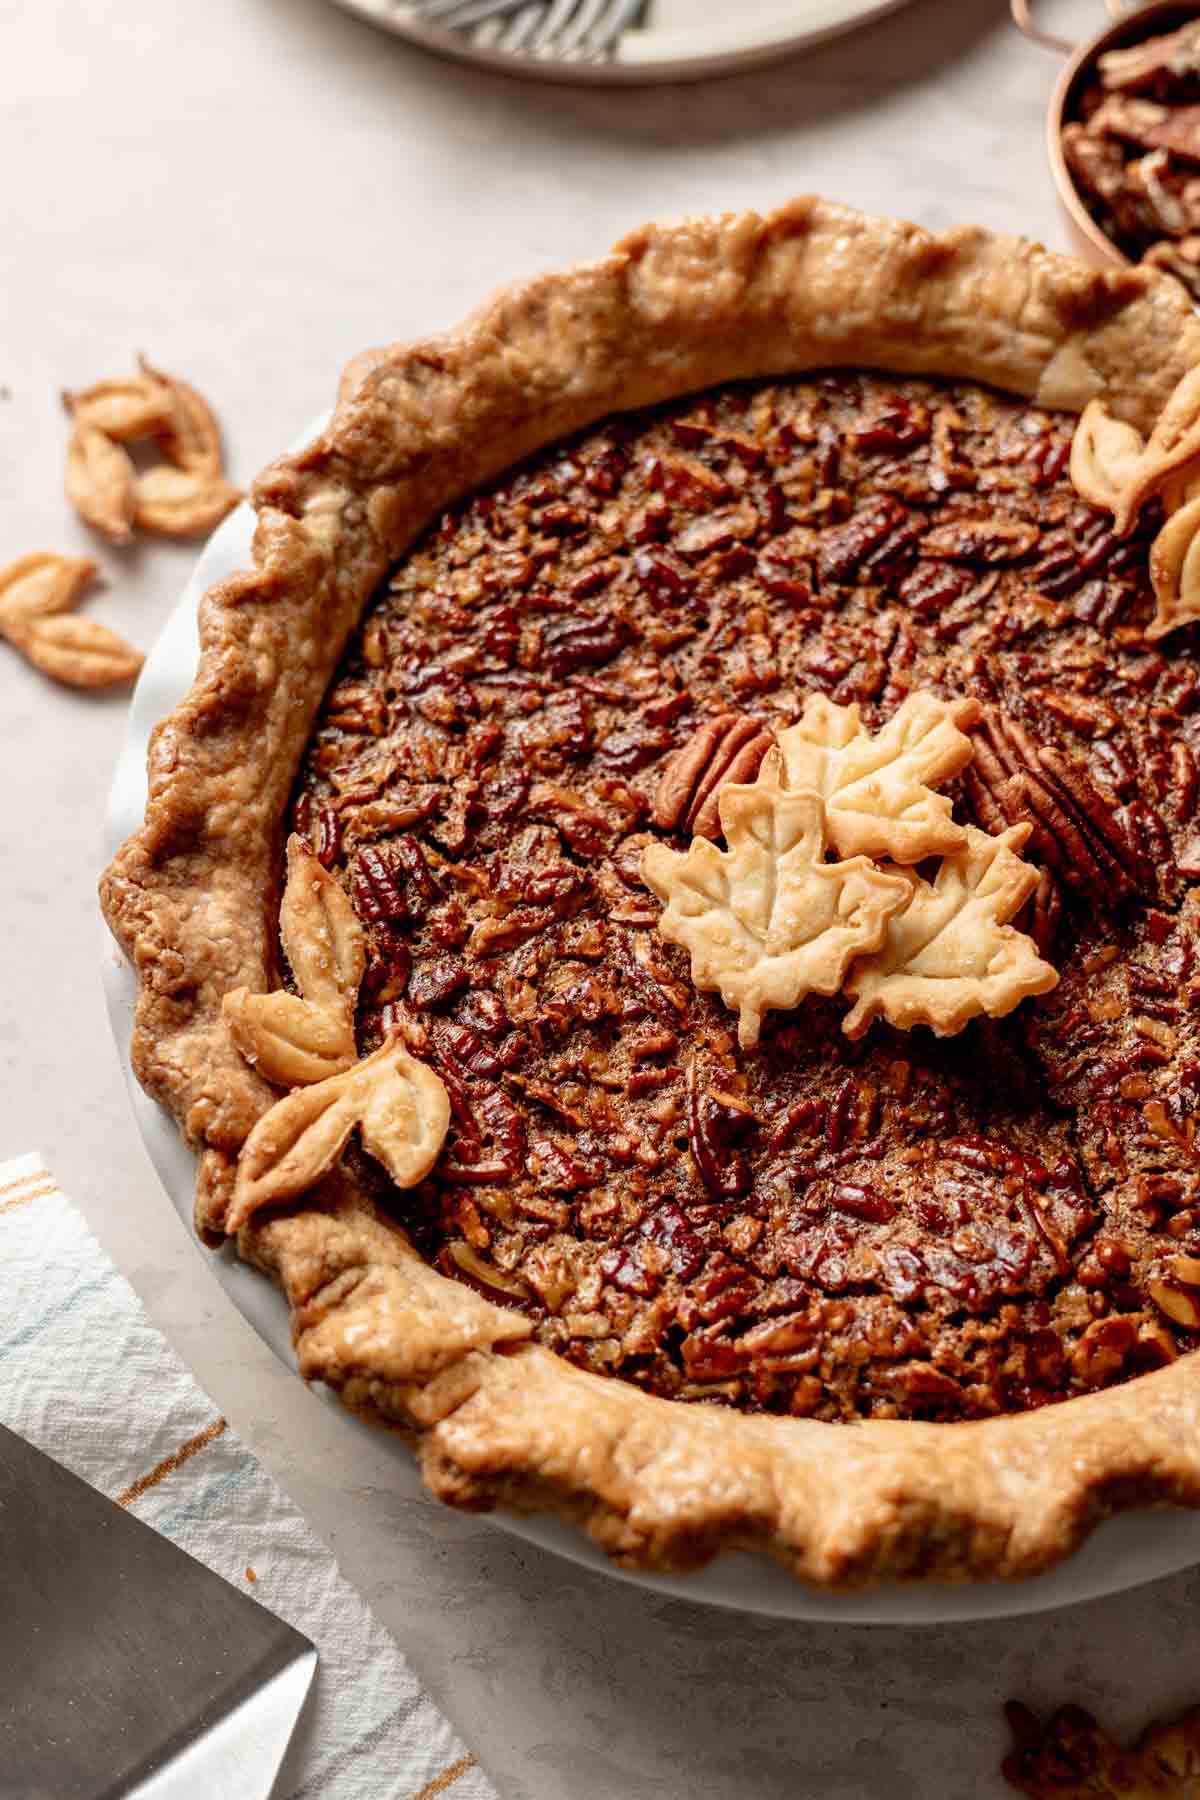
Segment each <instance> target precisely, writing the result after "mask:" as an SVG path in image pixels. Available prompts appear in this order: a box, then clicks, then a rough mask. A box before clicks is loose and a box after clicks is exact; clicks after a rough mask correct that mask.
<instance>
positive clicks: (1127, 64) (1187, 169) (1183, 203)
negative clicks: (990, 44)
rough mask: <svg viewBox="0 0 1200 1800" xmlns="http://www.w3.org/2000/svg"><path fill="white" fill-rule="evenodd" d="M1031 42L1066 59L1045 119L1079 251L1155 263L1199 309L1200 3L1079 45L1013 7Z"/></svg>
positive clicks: (1122, 25) (1159, 3) (1166, 1)
mask: <svg viewBox="0 0 1200 1800" xmlns="http://www.w3.org/2000/svg"><path fill="white" fill-rule="evenodd" d="M1011 7H1012V14H1013V18H1014V20H1015V22H1016V23H1017V25H1018V26H1019V27H1020V29H1021V30H1022V31H1023V32H1024V33H1025V35H1026V36H1027V37H1029V38H1032V39H1033V40H1034V41H1035V42H1037V43H1040V44H1044V45H1046V46H1047V47H1048V48H1050V49H1055V50H1062V51H1064V52H1066V53H1067V54H1068V61H1067V64H1066V67H1065V68H1064V69H1063V71H1062V74H1061V75H1060V76H1059V78H1058V81H1057V83H1056V85H1055V89H1054V94H1053V97H1052V99H1051V102H1050V111H1049V117H1048V120H1047V137H1048V148H1049V152H1050V166H1051V169H1052V170H1053V173H1054V179H1055V183H1056V185H1057V187H1058V193H1059V198H1060V200H1061V201H1062V205H1063V209H1064V211H1065V213H1066V215H1067V219H1068V223H1069V225H1070V227H1071V232H1072V236H1073V238H1074V240H1075V244H1076V247H1077V248H1078V249H1079V250H1080V251H1081V252H1082V253H1083V254H1084V255H1085V256H1088V257H1089V258H1090V259H1091V260H1093V261H1100V262H1105V263H1114V262H1115V263H1123V264H1129V263H1137V262H1142V263H1147V264H1149V265H1150V266H1151V267H1155V268H1159V269H1165V270H1167V271H1168V272H1169V273H1170V274H1172V275H1174V276H1175V277H1176V278H1177V279H1178V280H1179V281H1181V282H1182V283H1183V284H1184V286H1185V287H1186V288H1187V289H1188V291H1189V293H1191V294H1192V296H1193V297H1194V298H1195V299H1196V300H1197V302H1200V4H1197V3H1196V0H1192V3H1191V4H1187V3H1184V0H1153V3H1152V4H1150V5H1148V6H1141V7H1138V8H1136V9H1135V10H1134V11H1132V12H1130V11H1129V10H1128V8H1127V7H1125V6H1123V5H1122V3H1121V0H1108V10H1109V12H1110V14H1112V15H1113V17H1114V19H1115V23H1113V24H1111V25H1110V26H1109V28H1108V29H1107V30H1106V31H1104V32H1103V33H1102V34H1101V35H1100V36H1099V37H1098V38H1094V39H1092V40H1091V41H1090V42H1088V43H1085V44H1083V45H1081V46H1079V47H1078V48H1073V47H1072V46H1071V45H1070V44H1068V43H1066V42H1064V41H1063V40H1062V39H1061V38H1057V37H1054V36H1052V35H1051V34H1050V33H1048V32H1045V31H1043V30H1041V29H1040V28H1039V27H1038V25H1037V24H1036V23H1035V21H1034V19H1033V17H1032V15H1031V11H1030V0H1011Z"/></svg>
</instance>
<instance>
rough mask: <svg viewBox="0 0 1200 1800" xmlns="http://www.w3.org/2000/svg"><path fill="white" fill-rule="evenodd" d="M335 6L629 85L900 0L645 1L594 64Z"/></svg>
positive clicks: (492, 63) (451, 49)
mask: <svg viewBox="0 0 1200 1800" xmlns="http://www.w3.org/2000/svg"><path fill="white" fill-rule="evenodd" d="M335 4H336V5H338V6H341V7H342V8H343V9H344V10H345V11H346V12H352V13H355V14H357V15H358V17H359V18H363V19H368V20H370V22H371V24H373V25H379V26H381V27H382V29H383V30H384V31H390V32H392V33H393V34H394V35H395V36H396V37H401V38H407V39H408V40H409V42H410V43H413V44H420V45H421V46H422V48H424V49H426V50H435V51H437V52H438V53H439V54H440V55H442V56H453V57H456V58H458V59H459V60H460V61H462V62H472V63H481V64H482V65H483V66H484V67H485V68H489V69H499V70H501V71H502V72H503V73H505V74H508V75H524V76H532V77H534V78H535V79H537V80H541V81H572V82H587V83H602V84H608V85H615V86H629V85H632V84H635V83H639V82H653V81H699V80H702V79H703V78H704V77H705V76H707V75H728V74H732V73H733V72H734V71H736V70H738V69H749V68H753V67H755V66H756V65H757V64H759V63H765V62H773V61H775V60H776V58H778V57H781V56H788V55H790V54H791V53H792V52H793V51H796V50H803V49H804V48H805V47H806V46H808V45H811V44H819V43H823V42H824V41H825V40H826V39H827V38H831V37H837V36H838V35H839V34H840V33H842V32H844V31H853V30H854V29H855V27H856V26H859V25H865V24H867V23H868V21H869V20H871V19H878V18H881V17H882V16H883V14H884V13H889V12H894V11H895V10H896V9H897V8H898V7H900V6H903V5H905V4H906V0H744V3H743V4H742V5H741V6H740V7H735V8H733V9H732V11H733V14H734V16H733V17H729V16H728V15H726V16H717V15H718V13H721V12H723V9H720V8H717V7H716V6H715V5H714V4H713V0H651V7H650V24H649V26H648V27H647V28H646V29H645V30H640V31H627V32H625V33H624V35H623V36H622V37H621V38H620V40H619V41H618V43H617V47H616V50H615V52H614V53H613V55H612V56H610V57H607V58H605V59H604V60H603V61H597V62H585V61H582V60H578V61H576V60H572V59H570V58H568V57H553V56H542V55H529V54H521V53H518V52H514V51H511V50H502V49H499V48H497V47H495V46H493V45H490V44H488V43H487V42H485V41H482V40H481V39H479V38H477V37H476V36H474V35H473V34H472V33H470V32H467V31H452V30H449V29H447V28H446V27H444V26H437V25H433V24H431V23H430V22H429V21H428V20H426V19H423V18H422V17H421V15H420V13H419V12H417V11H416V10H415V8H414V7H412V6H411V5H406V4H405V0H335ZM697 20H700V21H702V22H701V23H697V22H696V21H697Z"/></svg>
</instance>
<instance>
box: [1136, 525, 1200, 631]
mask: <svg viewBox="0 0 1200 1800" xmlns="http://www.w3.org/2000/svg"><path fill="white" fill-rule="evenodd" d="M1150 580H1151V582H1152V583H1153V586H1154V598H1155V599H1156V600H1157V602H1158V610H1157V612H1156V613H1155V615H1154V618H1153V620H1152V621H1151V623H1150V624H1149V625H1148V626H1147V627H1146V636H1147V637H1148V638H1151V639H1155V638H1162V637H1166V636H1167V634H1168V633H1169V632H1172V631H1175V630H1177V629H1178V627H1179V626H1180V625H1190V624H1192V623H1193V622H1194V621H1195V620H1196V619H1200V499H1196V500H1189V501H1187V503H1186V504H1185V505H1184V506H1181V507H1180V509H1179V511H1178V512H1176V513H1173V514H1172V515H1171V517H1170V518H1169V519H1168V520H1167V522H1166V524H1165V525H1164V526H1163V528H1162V530H1161V531H1160V532H1159V534H1158V536H1157V537H1156V538H1155V540H1154V542H1153V544H1151V546H1150Z"/></svg>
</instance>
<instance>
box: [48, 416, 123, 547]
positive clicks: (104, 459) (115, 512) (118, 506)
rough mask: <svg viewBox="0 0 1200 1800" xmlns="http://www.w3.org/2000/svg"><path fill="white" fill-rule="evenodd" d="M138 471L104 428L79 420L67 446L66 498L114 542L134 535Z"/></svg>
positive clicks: (92, 524) (82, 516)
mask: <svg viewBox="0 0 1200 1800" xmlns="http://www.w3.org/2000/svg"><path fill="white" fill-rule="evenodd" d="M136 480H137V472H136V470H135V469H134V466H133V463H132V462H131V461H130V459H129V456H128V453H127V452H126V451H124V450H122V448H121V446H120V445H119V444H114V442H113V440H112V439H111V438H110V437H109V436H107V434H106V433H105V432H103V431H97V430H96V428H95V426H94V425H88V424H86V423H84V422H83V421H79V422H78V423H76V425H75V427H74V429H73V431H72V432H71V439H70V442H69V443H68V445H67V469H66V476H65V485H66V491H67V499H68V500H69V501H70V502H71V505H72V506H73V507H74V508H75V511H76V512H77V513H78V514H79V516H80V518H81V519H82V520H83V522H84V524H85V525H90V526H91V527H92V528H93V530H95V531H99V532H102V533H103V534H104V536H105V537H106V538H110V539H111V540H112V542H113V543H114V544H127V543H128V542H129V540H130V538H131V537H132V536H133V508H134V498H133V490H134V485H135V482H136Z"/></svg>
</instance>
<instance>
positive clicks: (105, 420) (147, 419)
mask: <svg viewBox="0 0 1200 1800" xmlns="http://www.w3.org/2000/svg"><path fill="white" fill-rule="evenodd" d="M63 404H64V405H65V406H66V408H67V411H68V412H69V413H70V415H71V417H72V419H73V420H74V421H75V423H76V424H77V425H90V426H92V427H93V428H94V429H95V430H96V431H102V432H103V433H104V435H105V437H110V438H113V439H115V440H116V442H117V443H121V444H124V443H128V442H129V440H130V439H132V438H143V437H150V436H151V435H152V434H153V433H154V432H157V431H163V430H165V429H166V428H167V426H168V425H169V424H170V420H171V410H172V407H171V395H170V393H169V392H168V390H167V389H166V387H164V385H163V383H162V382H161V381H157V380H155V379H154V377H153V376H151V375H149V374H142V375H125V376H119V377H118V378H117V379H116V380H115V381H97V382H95V383H93V385H92V386H91V387H90V388H85V389H84V390H83V391H82V393H78V394H71V393H67V394H64V395H63Z"/></svg>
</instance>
